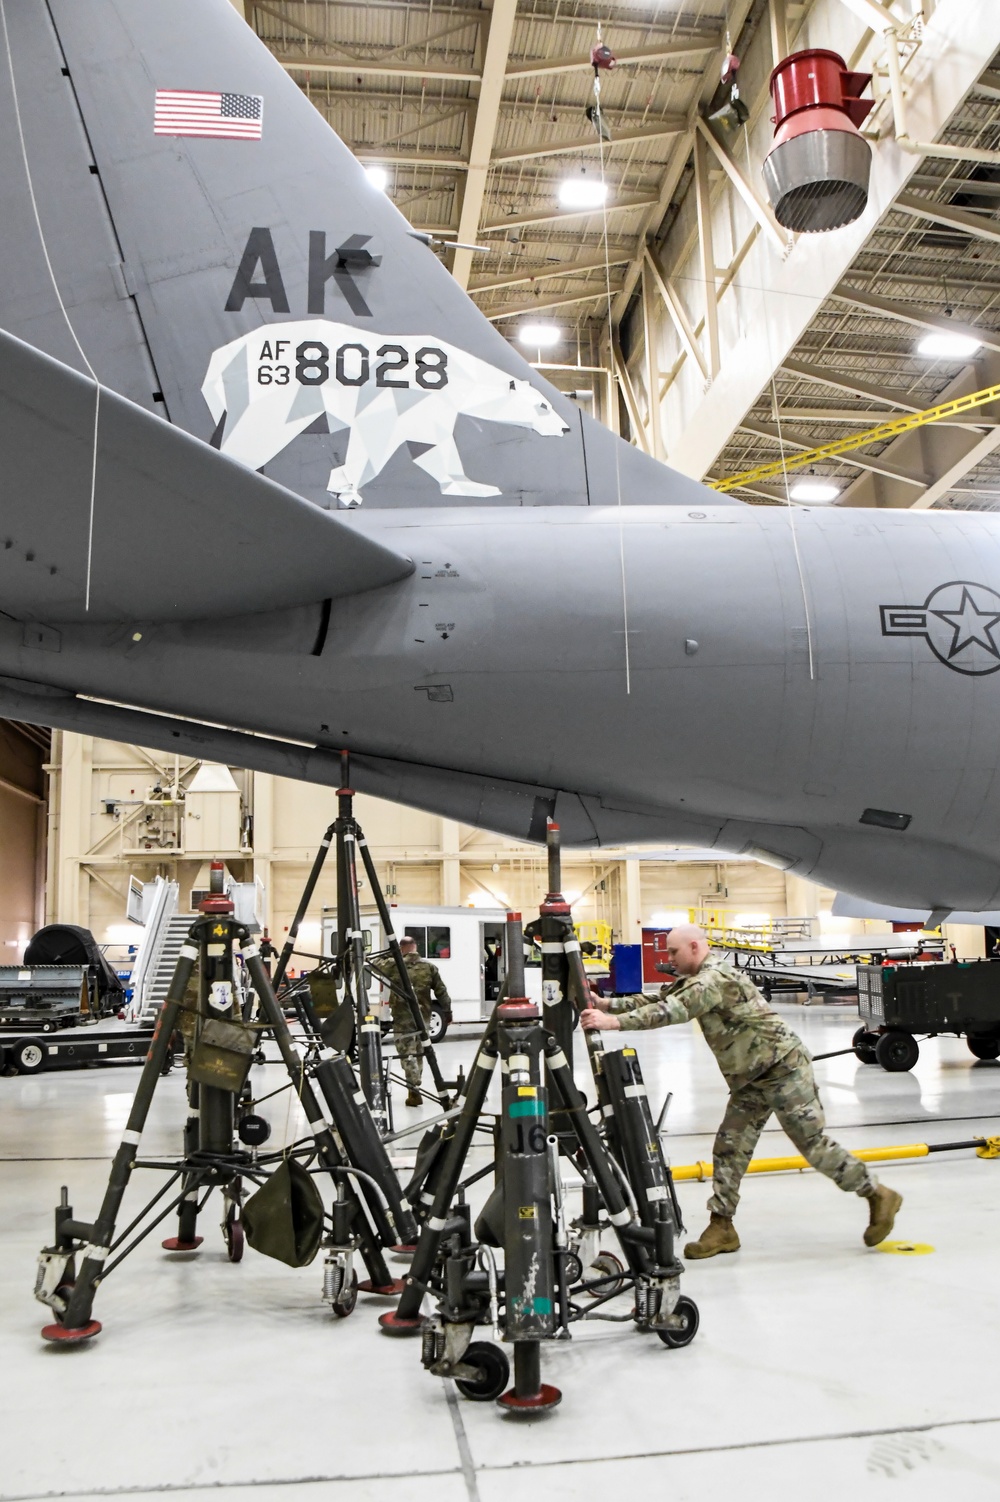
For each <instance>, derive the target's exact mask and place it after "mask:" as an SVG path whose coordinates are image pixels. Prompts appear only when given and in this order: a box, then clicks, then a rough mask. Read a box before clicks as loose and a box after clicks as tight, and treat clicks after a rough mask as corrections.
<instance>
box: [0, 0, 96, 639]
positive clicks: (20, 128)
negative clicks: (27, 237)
mask: <svg viewBox="0 0 1000 1502" xmlns="http://www.w3.org/2000/svg"><path fill="white" fill-rule="evenodd" d="M0 22H2V24H3V40H4V49H5V51H6V54H7V71H8V73H9V75H10V91H11V95H12V99H13V104H14V119H15V121H16V124H17V138H18V141H19V143H20V147H21V161H22V162H23V164H24V175H25V178H26V179H27V183H28V196H29V198H30V199H31V212H32V214H33V215H34V219H35V228H36V229H37V230H38V239H39V241H40V243H41V247H42V256H43V258H44V260H45V265H46V268H47V270H48V273H49V280H50V281H51V283H52V290H53V291H54V292H55V295H56V301H57V303H58V304H59V311H60V312H61V313H62V316H63V319H64V321H65V324H66V327H67V328H68V329H69V333H70V338H71V339H72V340H73V343H74V344H75V345H76V348H77V350H78V352H79V355H80V359H81V360H82V361H83V363H84V365H85V366H86V367H87V370H88V372H89V374H90V377H91V379H92V380H93V382H94V387H95V393H94V436H93V452H92V454H91V460H90V502H89V507H88V517H87V575H86V585H85V589H84V610H85V611H89V610H90V578H91V568H92V563H93V556H94V502H95V499H96V495H97V438H98V431H99V428H100V419H101V383H100V381H99V380H98V378H97V372H96V371H95V370H94V367H93V366H92V365H91V363H90V361H89V360H88V359H87V354H86V351H85V350H84V348H83V345H82V344H81V343H80V341H79V339H78V338H77V335H76V329H75V328H74V327H73V323H72V320H71V319H70V316H69V313H68V312H67V310H66V304H65V303H64V302H63V297H62V293H61V292H60V290H59V283H58V281H57V280H56V274H55V270H54V268H53V265H52V259H51V257H50V256H49V247H48V244H47V242H46V239H45V231H44V230H43V229H42V220H41V215H40V214H39V212H38V200H37V198H36V197H35V184H34V181H33V179H32V176H31V166H30V164H29V162H28V148H27V144H26V142H25V139H24V125H23V123H22V120H21V104H20V100H19V99H18V94H17V80H16V78H15V76H14V57H13V54H12V52H11V46H10V33H9V31H8V30H7V5H6V0H0Z"/></svg>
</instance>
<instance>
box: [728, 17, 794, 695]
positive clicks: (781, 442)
mask: <svg viewBox="0 0 1000 1502" xmlns="http://www.w3.org/2000/svg"><path fill="white" fill-rule="evenodd" d="M726 48H727V50H728V51H731V50H732V49H731V47H730V43H729V31H728V28H727V31H726ZM743 143H744V145H745V146H746V153H747V163H748V164H749V162H750V131H749V129H748V127H747V123H746V121H744V122H743ZM761 293H762V296H763V299H764V303H765V306H766V304H767V300H768V297H769V295H770V288H768V287H766V286H764V287H762V288H761ZM764 325H765V328H766V329H767V331H768V332H767V341H768V359H769V362H770V365H771V369H772V371H773V370H774V354H773V351H772V350H771V339H770V328H771V320H770V318H765V319H764ZM771 410H772V411H773V413H774V421H775V423H776V425H777V429H778V452H779V454H780V456H781V473H782V478H783V480H784V485H785V508H786V510H787V512H788V527H789V531H790V533H791V539H792V553H793V555H794V558H795V568H796V572H797V573H798V578H799V590H800V591H801V594H802V612H803V615H804V616H805V622H806V651H807V653H808V657H809V681H810V682H814V681H815V678H816V660H815V654H814V648H813V630H812V615H811V613H810V610H809V592H808V590H807V588H806V576H805V569H804V568H803V566H802V554H801V552H800V550H799V534H798V530H797V529H796V526H795V509H796V508H795V503H794V501H793V500H792V495H791V487H790V485H789V482H788V461H787V458H786V455H785V439H784V434H783V432H782V428H781V410H780V408H779V406H778V386H777V381H776V379H775V377H774V375H773V374H772V376H771Z"/></svg>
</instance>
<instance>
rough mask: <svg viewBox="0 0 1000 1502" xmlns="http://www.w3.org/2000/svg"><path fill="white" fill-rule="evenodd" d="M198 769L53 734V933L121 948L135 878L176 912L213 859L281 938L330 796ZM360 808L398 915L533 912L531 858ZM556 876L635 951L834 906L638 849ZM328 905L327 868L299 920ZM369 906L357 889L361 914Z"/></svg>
mask: <svg viewBox="0 0 1000 1502" xmlns="http://www.w3.org/2000/svg"><path fill="white" fill-rule="evenodd" d="M200 765H201V764H200V763H198V762H196V761H190V760H185V759H184V758H180V759H179V760H177V761H176V762H175V761H174V759H173V758H170V757H166V756H164V755H163V754H162V753H160V752H157V751H149V750H145V749H143V748H141V747H137V746H126V745H119V744H116V743H114V742H111V741H105V740H99V739H94V738H92V737H89V736H81V735H75V734H71V733H70V732H56V734H55V738H54V744H53V752H52V774H51V803H50V809H49V819H48V869H49V870H50V871H51V872H52V873H54V878H53V880H52V881H51V882H50V884H49V889H48V900H47V908H46V917H47V921H49V922H54V921H60V922H68V923H82V924H84V925H85V926H87V927H89V928H91V929H93V931H94V933H95V935H96V936H97V938H98V939H99V941H101V942H109V941H110V942H113V941H116V940H117V941H118V942H123V941H124V939H125V938H126V937H127V934H128V931H129V929H128V926H127V925H126V919H125V903H126V895H127V890H128V878H129V876H130V875H135V876H137V877H138V878H139V880H141V881H148V880H151V879H152V878H153V877H154V876H156V875H157V874H161V875H164V876H168V877H171V878H175V879H176V880H177V881H178V882H179V883H180V888H181V897H182V902H184V901H186V896H187V893H188V892H189V890H190V888H191V887H193V886H194V885H195V884H196V882H197V881H198V878H199V872H200V870H201V868H202V866H203V865H204V862H205V861H206V859H207V858H208V856H209V855H218V856H221V857H224V858H225V859H226V861H227V864H228V865H229V867H230V869H231V871H232V873H233V875H234V876H235V877H237V879H240V880H247V881H249V880H252V879H253V878H254V877H255V876H256V877H259V878H260V880H261V882H262V884H263V886H264V889H265V893H266V903H267V921H268V926H269V928H270V930H271V933H272V935H281V934H282V933H283V932H284V930H285V928H286V927H287V925H288V923H289V922H290V920H291V916H292V914H293V913H294V910H295V908H296V905H297V903H298V899H299V895H300V893H301V890H302V887H303V884H304V882H305V879H306V876H307V874H308V871H309V868H310V865H311V863H312V860H313V857H314V855H315V852H316V847H317V845H318V843H319V840H320V838H321V837H322V834H323V832H324V830H325V829H326V828H327V826H328V825H329V824H330V823H331V822H332V820H333V819H334V818H335V817H336V795H335V793H334V791H333V790H332V789H330V788H322V787H315V786H312V785H307V784H305V783H298V782H293V781H291V780H289V779H287V778H281V777H272V776H270V775H268V774H265V773H250V772H244V771H242V770H240V769H237V768H234V769H232V774H233V781H234V786H235V788H236V789H237V790H238V791H237V792H236V793H231V794H227V793H220V794H211V793H209V794H199V793H196V792H195V791H194V790H192V789H191V784H192V782H193V781H194V778H195V775H196V773H197V771H198V769H199V766H200ZM175 789H176V791H175ZM213 797H215V798H227V797H228V798H232V799H235V801H236V802H238V804H239V815H238V817H237V818H236V819H234V820H233V821H232V822H231V823H230V824H229V826H228V827H229V828H231V829H232V830H233V831H234V832H235V836H236V837H235V838H234V839H233V842H232V843H231V844H230V845H229V846H228V847H227V848H222V847H217V846H215V845H213V844H212V843H211V840H209V842H208V846H207V848H206V842H205V839H204V831H203V829H202V825H203V823H204V821H205V819H206V817H208V816H209V815H208V813H207V805H206V804H205V802H204V801H200V800H205V799H211V798H213ZM356 809H357V814H358V818H359V821H360V822H361V825H362V827H363V829H364V831H365V834H366V836H367V838H368V842H369V845H370V846H371V849H372V852H373V855H374V857H375V861H376V865H377V868H378V871H379V875H380V878H381V881H382V886H383V889H384V890H385V892H386V893H387V895H388V897H389V900H390V901H391V902H400V903H402V902H420V903H432V904H443V905H462V904H467V903H473V904H475V905H478V906H504V905H507V904H509V905H510V906H512V907H514V908H520V909H522V910H523V911H525V912H531V911H532V910H533V909H535V908H536V907H537V905H538V902H539V900H540V896H541V894H542V891H543V887H544V881H545V861H544V856H543V855H542V853H541V852H540V851H539V849H538V848H537V847H534V846H530V845H525V844H520V843H518V842H516V841H513V840H508V839H505V838H504V837H502V836H499V835H494V834H490V833H488V832H486V831H483V830H477V829H473V828H471V827H469V826H466V825H463V824H457V823H455V822H453V821H452V820H449V819H440V818H438V817H436V816H435V815H432V814H426V813H421V812H419V811H417V810H414V809H407V808H403V807H400V806H397V805H393V804H389V803H385V802H383V801H382V800H380V799H376V798H369V797H365V796H363V795H361V796H359V797H358V799H357V801H356ZM213 827H219V826H218V825H217V824H216V825H215V826H213ZM564 877H565V888H566V891H567V892H568V894H569V895H570V896H571V897H573V896H574V895H575V894H579V897H578V899H577V901H576V903H575V908H574V910H575V912H576V914H577V916H578V917H579V918H582V919H585V920H600V921H605V922H608V923H610V924H611V925H612V927H613V929H614V930H615V934H616V937H623V936H625V935H626V934H629V935H632V936H634V937H637V936H638V933H639V929H640V927H641V925H642V923H644V922H647V923H648V922H649V921H650V919H651V918H652V917H653V915H654V914H656V913H670V914H676V913H678V912H680V911H682V910H684V909H686V908H688V907H690V906H696V907H698V906H712V907H723V908H725V909H727V910H731V911H732V912H734V913H744V914H749V913H754V914H756V913H767V914H771V915H773V916H783V915H785V914H786V913H787V912H792V913H799V912H807V911H812V912H816V911H819V910H821V909H822V908H823V907H824V906H825V907H827V908H829V904H830V900H831V897H832V894H831V893H824V892H823V891H821V890H820V889H818V888H814V887H812V886H811V885H810V884H809V883H806V882H798V881H796V880H795V878H790V879H786V878H785V876H784V875H783V873H781V872H779V871H775V870H773V869H772V868H770V867H767V866H762V865H759V864H757V863H756V862H753V861H728V862H726V861H722V862H714V861H707V860H705V861H699V862H697V863H694V862H686V861H677V860H665V859H660V860H657V859H656V858H655V853H654V854H653V855H652V857H648V856H647V855H646V854H645V853H643V852H642V851H641V850H640V849H639V848H638V847H621V848H613V849H606V850H602V851H599V852H596V853H589V852H588V853H583V852H580V853H576V852H573V851H567V852H566V854H565V858H564ZM789 888H791V892H792V902H791V907H789V900H790V894H789V890H788V889H789ZM333 900H334V874H333V871H332V869H330V870H328V871H327V872H326V873H325V874H324V876H323V878H322V879H321V881H320V884H319V887H318V888H317V894H316V901H315V903H314V911H313V912H311V913H310V915H309V919H308V922H309V923H312V924H317V925H318V921H319V912H320V908H321V907H322V906H323V905H324V904H328V903H332V902H333ZM370 900H371V898H370V894H366V892H365V889H364V888H362V891H361V901H362V905H365V904H366V902H367V901H370ZM311 937H312V938H318V928H316V929H313V930H311V929H310V928H309V927H307V928H306V929H305V931H304V934H303V946H304V947H307V946H308V943H309V942H310V940H311Z"/></svg>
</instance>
